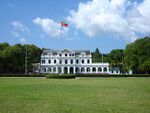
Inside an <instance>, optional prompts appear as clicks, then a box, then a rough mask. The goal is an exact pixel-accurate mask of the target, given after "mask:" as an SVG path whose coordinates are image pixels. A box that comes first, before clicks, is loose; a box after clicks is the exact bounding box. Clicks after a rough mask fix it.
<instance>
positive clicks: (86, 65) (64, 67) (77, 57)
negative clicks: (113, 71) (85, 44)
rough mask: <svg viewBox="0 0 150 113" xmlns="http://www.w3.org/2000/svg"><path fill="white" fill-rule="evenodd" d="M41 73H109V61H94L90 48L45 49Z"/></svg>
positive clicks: (42, 56)
mask: <svg viewBox="0 0 150 113" xmlns="http://www.w3.org/2000/svg"><path fill="white" fill-rule="evenodd" d="M40 73H43V74H44V73H50V74H109V73H110V71H109V63H93V62H92V55H91V52H90V50H69V49H65V50H53V49H49V50H44V51H43V53H42V55H41V63H40Z"/></svg>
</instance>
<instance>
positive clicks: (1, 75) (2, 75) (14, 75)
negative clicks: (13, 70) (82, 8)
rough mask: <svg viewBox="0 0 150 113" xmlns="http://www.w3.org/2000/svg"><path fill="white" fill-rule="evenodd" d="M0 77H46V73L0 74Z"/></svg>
mask: <svg viewBox="0 0 150 113" xmlns="http://www.w3.org/2000/svg"><path fill="white" fill-rule="evenodd" d="M0 77H45V75H42V74H37V75H35V74H31V75H25V74H0Z"/></svg>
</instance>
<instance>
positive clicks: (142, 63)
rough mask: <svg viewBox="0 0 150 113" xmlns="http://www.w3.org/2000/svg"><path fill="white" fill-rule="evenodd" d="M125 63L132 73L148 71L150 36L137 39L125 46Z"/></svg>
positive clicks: (149, 64)
mask: <svg viewBox="0 0 150 113" xmlns="http://www.w3.org/2000/svg"><path fill="white" fill-rule="evenodd" d="M125 65H126V68H127V69H132V70H133V71H134V73H150V37H145V38H143V39H138V40H136V41H135V42H133V43H131V44H128V45H127V46H126V49H125Z"/></svg>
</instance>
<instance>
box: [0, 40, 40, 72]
mask: <svg viewBox="0 0 150 113" xmlns="http://www.w3.org/2000/svg"><path fill="white" fill-rule="evenodd" d="M25 46H26V45H21V44H15V45H13V46H10V45H9V44H7V43H1V44H0V73H24V67H25V54H26V53H25V52H26V47H25ZM27 47H28V49H27V53H28V60H29V62H28V70H29V71H31V70H32V66H31V64H32V63H35V62H40V55H41V52H42V51H41V49H40V48H38V47H36V46H35V45H27Z"/></svg>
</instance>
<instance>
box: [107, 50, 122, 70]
mask: <svg viewBox="0 0 150 113" xmlns="http://www.w3.org/2000/svg"><path fill="white" fill-rule="evenodd" d="M123 58H124V50H123V49H114V50H112V51H111V52H110V53H109V58H108V61H109V63H110V66H112V67H119V68H120V69H121V71H122V72H124V66H123Z"/></svg>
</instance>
